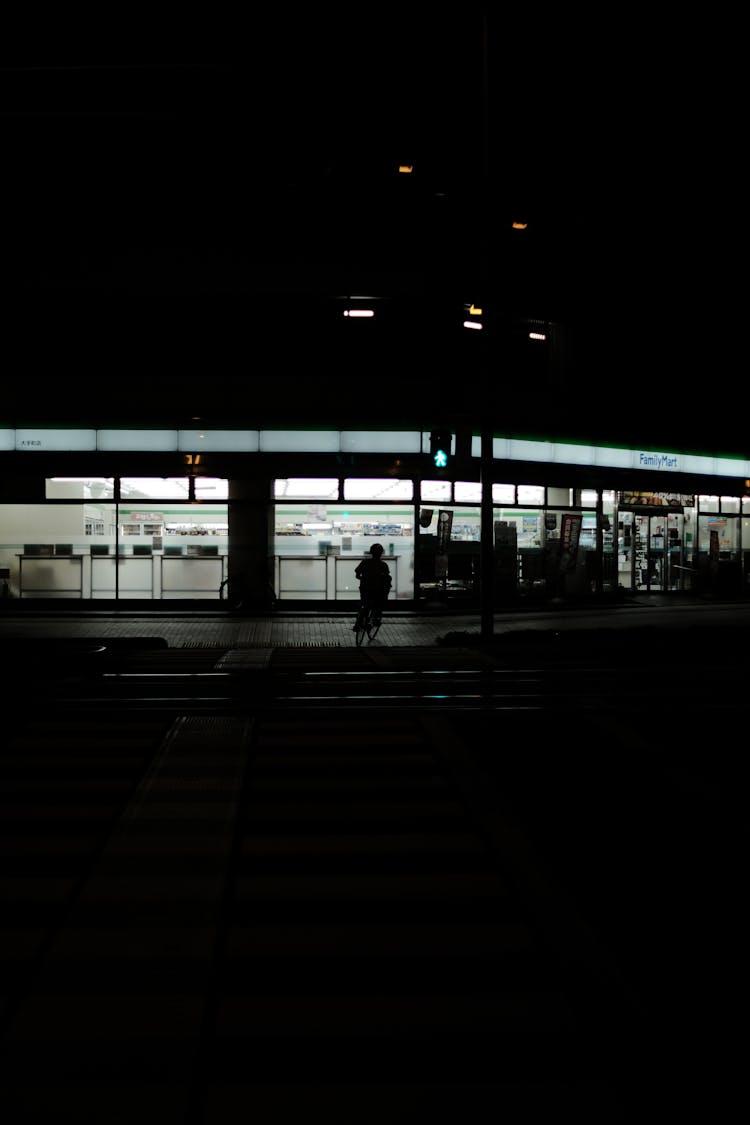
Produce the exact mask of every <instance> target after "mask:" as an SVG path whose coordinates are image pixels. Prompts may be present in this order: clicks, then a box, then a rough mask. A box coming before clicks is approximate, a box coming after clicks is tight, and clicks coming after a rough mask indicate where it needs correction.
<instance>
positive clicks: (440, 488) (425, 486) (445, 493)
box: [419, 480, 451, 503]
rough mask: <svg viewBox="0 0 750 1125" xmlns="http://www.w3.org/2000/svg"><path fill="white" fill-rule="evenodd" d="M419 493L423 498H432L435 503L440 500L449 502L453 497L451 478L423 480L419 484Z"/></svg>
mask: <svg viewBox="0 0 750 1125" xmlns="http://www.w3.org/2000/svg"><path fill="white" fill-rule="evenodd" d="M419 495H420V496H421V498H422V500H431V501H432V502H433V503H438V501H442V502H443V503H448V502H449V501H450V499H451V482H450V481H449V480H423V481H422V483H421V484H420V486H419Z"/></svg>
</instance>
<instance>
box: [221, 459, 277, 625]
mask: <svg viewBox="0 0 750 1125" xmlns="http://www.w3.org/2000/svg"><path fill="white" fill-rule="evenodd" d="M227 519H228V524H229V532H228V546H227V551H228V555H229V558H228V569H227V574H228V577H229V581H228V583H227V586H226V587H225V595H226V596H227V600H228V602H229V603H230V604H231V605H240V604H241V605H242V606H243V607H244V608H246V609H253V608H255V609H268V608H269V607H270V606H271V604H272V603H273V481H272V480H270V479H268V478H266V477H261V478H256V479H253V480H234V479H232V480H230V481H229V502H228V505H227Z"/></svg>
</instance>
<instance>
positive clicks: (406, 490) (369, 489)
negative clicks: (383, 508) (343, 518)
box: [344, 477, 414, 500]
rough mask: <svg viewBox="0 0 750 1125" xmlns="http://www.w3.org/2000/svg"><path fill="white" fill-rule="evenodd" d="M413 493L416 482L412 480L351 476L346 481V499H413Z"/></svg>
mask: <svg viewBox="0 0 750 1125" xmlns="http://www.w3.org/2000/svg"><path fill="white" fill-rule="evenodd" d="M413 495H414V484H413V482H412V481H410V480H394V479H392V478H391V477H385V478H384V479H377V478H375V479H372V480H367V479H362V480H360V479H359V478H358V477H351V478H349V479H347V480H345V481H344V499H345V500H411V499H412V496H413Z"/></svg>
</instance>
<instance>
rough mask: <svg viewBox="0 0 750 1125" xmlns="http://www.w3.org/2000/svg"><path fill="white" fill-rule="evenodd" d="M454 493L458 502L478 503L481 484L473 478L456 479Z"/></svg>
mask: <svg viewBox="0 0 750 1125" xmlns="http://www.w3.org/2000/svg"><path fill="white" fill-rule="evenodd" d="M454 495H455V498H456V500H457V502H458V503H460V504H479V503H480V502H481V499H482V486H481V484H480V483H479V482H478V481H475V480H468V481H467V480H457V481H456V483H455V486H454Z"/></svg>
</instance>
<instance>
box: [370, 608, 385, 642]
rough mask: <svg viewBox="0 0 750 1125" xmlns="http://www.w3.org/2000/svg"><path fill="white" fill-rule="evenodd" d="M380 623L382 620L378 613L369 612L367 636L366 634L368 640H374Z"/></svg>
mask: <svg viewBox="0 0 750 1125" xmlns="http://www.w3.org/2000/svg"><path fill="white" fill-rule="evenodd" d="M382 623H383V621H382V618H381V617H380V615H379V614H376V613H371V614H370V619H369V621H368V624H367V636H368V638H369V640H371V641H374V640H375V638H376V637H377V635H378V629H379V628H380V626H381V625H382Z"/></svg>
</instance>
